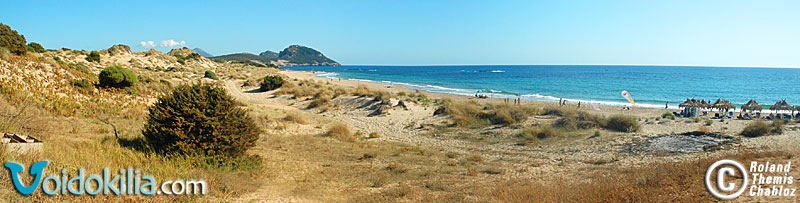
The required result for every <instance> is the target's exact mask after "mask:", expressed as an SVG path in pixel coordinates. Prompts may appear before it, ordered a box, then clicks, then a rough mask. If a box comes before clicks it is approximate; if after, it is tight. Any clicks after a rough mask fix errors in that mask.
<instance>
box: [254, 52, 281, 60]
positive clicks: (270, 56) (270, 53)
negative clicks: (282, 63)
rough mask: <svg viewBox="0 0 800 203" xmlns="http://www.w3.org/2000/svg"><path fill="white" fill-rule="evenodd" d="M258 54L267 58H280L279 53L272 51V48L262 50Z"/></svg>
mask: <svg viewBox="0 0 800 203" xmlns="http://www.w3.org/2000/svg"><path fill="white" fill-rule="evenodd" d="M258 55H259V56H261V57H267V58H273V59H276V58H278V53H275V52H272V51H270V50H267V51H264V52H261V54H258Z"/></svg>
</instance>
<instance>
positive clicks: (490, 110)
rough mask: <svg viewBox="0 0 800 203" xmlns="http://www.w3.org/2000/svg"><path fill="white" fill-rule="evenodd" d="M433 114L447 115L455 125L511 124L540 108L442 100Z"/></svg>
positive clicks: (536, 112) (534, 113)
mask: <svg viewBox="0 0 800 203" xmlns="http://www.w3.org/2000/svg"><path fill="white" fill-rule="evenodd" d="M442 103H443V104H442V105H441V106H440V107H439V108H438V109H437V110H436V112H434V114H437V115H439V114H446V115H449V116H450V117H451V118H452V120H453V123H454V126H456V127H484V126H487V125H511V124H516V123H519V122H523V121H525V120H526V119H528V117H530V116H532V115H537V114H538V113H539V112H540V110H539V109H538V108H536V107H532V106H515V105H510V104H503V103H488V104H479V103H478V102H475V101H452V100H448V99H446V100H444V101H443V102H442Z"/></svg>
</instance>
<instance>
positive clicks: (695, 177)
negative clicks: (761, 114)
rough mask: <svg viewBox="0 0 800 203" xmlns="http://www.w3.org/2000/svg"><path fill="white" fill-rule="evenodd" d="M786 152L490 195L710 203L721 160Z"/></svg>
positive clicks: (510, 185) (531, 185)
mask: <svg viewBox="0 0 800 203" xmlns="http://www.w3.org/2000/svg"><path fill="white" fill-rule="evenodd" d="M792 157H793V156H792V154H791V153H787V152H781V151H778V152H747V151H745V152H739V153H733V154H728V155H724V156H721V157H713V158H704V159H700V160H696V161H685V162H682V163H677V164H676V163H662V164H655V165H652V166H647V167H642V168H634V169H629V170H626V169H613V170H609V171H599V172H598V174H597V175H595V177H596V178H593V179H591V180H589V181H583V180H576V179H571V178H561V179H558V180H554V181H549V182H546V183H545V182H534V181H527V180H514V181H509V182H504V183H500V184H497V185H495V186H494V189H492V190H491V192H488V193H487V194H482V195H488V196H491V197H492V199H494V200H496V201H500V202H530V201H532V200H535V201H537V202H711V201H715V200H716V199H714V198H713V197H711V195H709V193H708V192H707V191H706V188H705V185H704V183H703V179H704V177H703V176H704V175H705V171H706V170H707V169H708V166H710V165H711V164H712V163H713V162H716V161H718V160H720V159H722V158H727V159H734V160H739V161H745V160H747V161H752V160H763V159H774V158H777V159H789V158H792Z"/></svg>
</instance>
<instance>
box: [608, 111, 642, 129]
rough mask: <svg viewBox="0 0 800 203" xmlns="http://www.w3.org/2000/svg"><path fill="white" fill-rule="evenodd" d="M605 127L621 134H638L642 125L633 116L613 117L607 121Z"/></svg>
mask: <svg viewBox="0 0 800 203" xmlns="http://www.w3.org/2000/svg"><path fill="white" fill-rule="evenodd" d="M604 127H605V128H607V129H610V130H615V131H619V132H636V131H639V128H641V125H639V121H637V120H636V118H634V117H633V116H627V115H613V116H610V117H608V119H606V124H605V126H604Z"/></svg>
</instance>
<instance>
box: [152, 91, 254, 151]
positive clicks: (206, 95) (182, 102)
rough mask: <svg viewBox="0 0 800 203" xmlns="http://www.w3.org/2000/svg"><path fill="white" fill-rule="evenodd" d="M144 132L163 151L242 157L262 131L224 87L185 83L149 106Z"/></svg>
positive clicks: (155, 147) (155, 146)
mask: <svg viewBox="0 0 800 203" xmlns="http://www.w3.org/2000/svg"><path fill="white" fill-rule="evenodd" d="M149 111H150V114H149V115H148V119H147V123H146V124H145V126H144V130H143V131H142V134H143V135H144V136H145V137H146V138H147V142H148V143H149V145H150V146H151V147H152V149H154V150H156V151H157V152H159V153H162V154H188V155H204V156H208V157H211V158H215V159H217V160H223V159H225V158H226V157H240V156H243V155H244V153H245V152H246V151H247V150H248V149H249V148H251V147H253V146H255V142H256V140H258V135H259V134H260V132H261V130H260V128H258V127H257V126H256V124H255V123H254V122H253V120H252V119H251V118H250V116H248V115H247V113H248V110H246V109H244V108H242V107H241V106H240V104H239V103H237V102H236V101H235V100H233V98H232V97H231V96H230V95H228V93H227V92H226V91H225V90H224V89H222V88H221V87H216V86H213V85H209V84H194V85H182V86H179V87H177V88H175V90H174V91H173V92H172V94H170V95H166V96H162V97H160V98H159V99H158V101H157V102H156V103H155V105H153V106H151V107H150V108H149Z"/></svg>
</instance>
